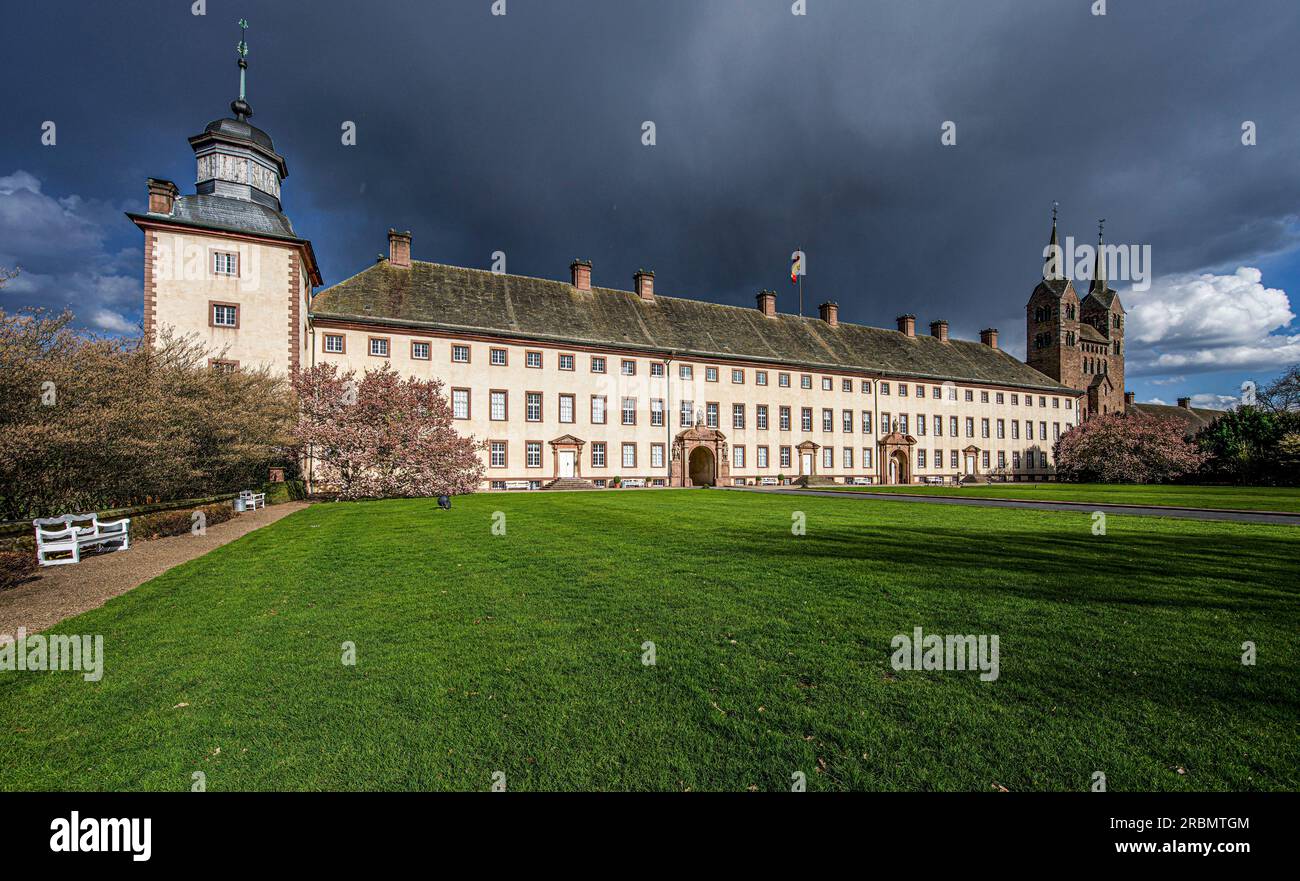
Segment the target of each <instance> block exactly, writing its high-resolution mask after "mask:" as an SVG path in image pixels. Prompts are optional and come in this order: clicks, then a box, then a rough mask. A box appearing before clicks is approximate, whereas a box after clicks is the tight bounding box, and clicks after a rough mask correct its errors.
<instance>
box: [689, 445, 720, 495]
mask: <svg viewBox="0 0 1300 881" xmlns="http://www.w3.org/2000/svg"><path fill="white" fill-rule="evenodd" d="M690 475H691V483H692V484H693V485H695V486H713V485H715V484H716V482H717V476H716V474H715V473H714V467H713V451H712V450H710V449H709V448H708V447H696V448H695V449H693V450H691V460H690Z"/></svg>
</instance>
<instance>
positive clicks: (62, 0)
mask: <svg viewBox="0 0 1300 881" xmlns="http://www.w3.org/2000/svg"><path fill="white" fill-rule="evenodd" d="M1108 5H1109V7H1110V8H1109V9H1108V11H1107V14H1106V15H1105V16H1095V15H1092V14H1091V9H1092V3H1091V0H1087V2H1085V0H1034V2H1029V0H989V2H981V3H970V2H959V0H911V2H908V3H905V4H900V3H884V2H863V0H809V2H808V3H807V4H806V9H807V14H806V15H804V16H796V15H792V14H791V3H790V2H788V0H748V2H744V0H712V2H708V3H701V2H693V0H654V2H649V0H646V2H642V0H621V2H619V3H607V2H605V3H602V2H586V0H550V2H545V0H538V2H522V0H508V3H507V7H506V8H507V14H506V15H505V16H493V15H492V14H491V7H492V3H491V2H490V0H447V2H430V3H421V4H412V3H403V2H397V0H376V2H372V3H368V4H366V5H365V6H364V7H361V6H358V5H357V4H349V3H343V2H335V0H316V2H312V3H310V4H305V3H301V4H300V3H291V2H283V0H282V2H275V3H272V2H267V0H243V2H239V3H229V2H224V0H221V2H218V0H207V2H206V3H204V4H202V6H203V11H204V12H205V13H206V14H204V15H194V14H192V11H193V5H192V3H191V2H188V0H183V2H182V0H178V2H162V0H149V2H146V0H126V2H120V3H114V4H102V3H89V2H67V0H47V2H45V3H41V4H24V5H23V6H21V7H18V8H14V9H10V10H7V11H6V27H7V29H8V30H10V31H11V32H12V33H15V34H20V35H21V39H17V40H14V41H12V42H11V43H10V45H9V46H7V51H6V53H5V54H4V55H3V56H0V82H2V83H3V86H0V88H3V90H4V93H3V98H4V103H3V106H4V107H5V108H6V111H5V112H6V118H7V119H6V125H5V127H4V129H3V130H2V131H0V266H6V265H7V266H13V265H19V266H21V267H22V269H23V275H22V276H20V278H19V279H18V280H17V281H15V282H13V283H11V285H10V286H9V287H8V288H6V289H5V290H4V291H3V292H2V293H0V307H3V308H5V309H7V310H12V309H15V308H19V307H22V306H30V305H44V306H50V307H55V308H58V307H62V306H67V307H69V308H72V309H73V310H74V312H75V314H76V316H77V321H78V322H79V323H80V324H82V325H84V326H87V327H91V328H95V329H98V330H100V331H103V332H109V333H123V332H131V330H132V329H133V328H135V327H136V326H138V324H139V321H140V309H141V291H140V288H141V265H142V259H143V258H142V254H141V236H140V233H139V232H138V230H136V228H135V227H134V226H133V225H132V224H131V223H130V222H129V221H128V220H127V219H126V218H125V217H123V214H122V212H123V211H126V210H141V209H142V208H143V206H144V203H145V179H146V178H147V177H150V176H153V177H164V178H170V179H172V180H174V181H176V182H177V184H178V185H179V186H180V187H181V189H182V191H183V192H192V191H193V181H194V177H193V175H194V160H193V156H192V154H191V152H190V150H189V147H188V144H187V143H186V140H185V139H186V137H187V136H189V135H192V134H194V133H196V132H198V131H200V130H202V128H203V126H204V125H205V124H206V123H207V122H208V121H210V120H212V119H215V118H218V117H220V116H225V115H228V114H229V110H228V105H229V103H230V101H231V99H232V98H234V97H235V91H236V88H237V73H236V68H235V64H234V51H233V50H234V44H235V42H236V41H237V40H238V29H237V28H236V26H235V23H236V21H237V19H239V18H240V17H245V18H247V19H249V21H250V23H251V27H250V29H249V32H248V40H249V43H250V47H251V50H250V56H249V61H250V65H251V66H250V70H249V100H250V102H251V103H252V105H253V107H254V111H255V115H254V117H253V120H252V121H253V122H254V123H255V124H257V125H259V126H260V127H262V128H264V129H265V130H266V131H267V132H268V133H270V134H271V136H272V137H273V138H274V139H275V142H276V147H277V149H278V150H279V151H280V152H281V153H283V154H284V155H285V157H286V158H287V161H288V164H289V172H290V173H289V177H288V179H287V180H286V181H285V184H284V203H285V211H286V213H287V214H288V215H289V216H290V217H291V218H292V220H293V222H294V225H295V227H296V229H297V230H298V232H299V234H300V235H302V236H304V237H307V238H310V239H312V241H313V243H314V245H315V249H316V253H317V255H318V256H319V258H320V262H321V264H322V270H323V273H324V275H325V279H326V283H327V284H330V283H333V282H337V281H339V280H341V279H342V278H345V277H347V276H348V275H351V274H352V273H354V272H356V271H358V270H360V269H362V268H364V267H365V266H366V265H368V264H369V263H370V262H371V261H373V259H374V257H375V255H376V254H377V253H379V252H381V251H383V250H385V247H386V243H385V231H386V230H387V229H388V228H389V227H390V226H397V227H401V228H409V229H411V230H413V232H414V245H413V251H414V255H415V256H416V258H417V259H427V260H437V261H440V262H447V263H453V264H460V265H469V266H487V265H488V264H489V262H490V260H491V255H492V253H493V252H495V251H498V250H499V251H504V252H505V253H506V254H507V257H508V269H509V271H511V272H517V273H522V274H526V275H536V276H543V277H551V278H561V277H564V276H565V274H566V272H567V266H568V263H569V261H570V260H571V259H573V258H574V257H586V258H590V259H592V260H593V261H594V263H595V269H594V278H595V281H596V283H597V284H603V285H608V286H611V287H624V288H627V287H630V286H631V275H632V273H633V272H634V271H635V270H636V269H637V268H639V267H646V268H653V269H654V270H655V271H656V288H657V289H658V290H659V291H662V292H664V293H667V294H673V295H679V296H688V297H697V298H702V299H710V300H714V301H718V302H728V303H741V304H746V305H752V304H753V297H754V293H755V292H756V291H758V290H759V289H761V288H767V287H771V288H775V289H776V290H777V291H778V293H779V294H780V300H779V308H780V309H782V310H783V311H793V310H794V309H795V305H794V299H793V292H792V290H791V287H790V285H789V283H788V279H786V277H785V273H786V270H787V266H788V257H789V253H790V251H791V250H792V249H793V248H795V247H803V248H804V250H805V251H807V253H808V263H809V275H808V278H807V282H806V290H805V293H806V302H807V304H808V306H809V308H810V309H811V308H815V305H816V303H817V302H820V301H821V300H823V299H833V300H837V301H838V302H839V303H840V315H841V320H846V321H856V322H861V323H866V324H874V325H880V326H887V327H888V326H892V324H893V318H894V316H895V315H896V314H898V313H900V312H914V313H916V315H917V316H918V324H919V325H920V326H922V327H924V326H925V325H926V324H927V323H928V322H929V321H930V320H932V319H934V318H946V319H947V320H948V321H949V322H950V323H951V325H952V332H953V334H954V335H955V336H960V337H965V338H975V337H976V336H977V334H978V331H979V330H980V329H981V328H983V327H986V326H989V325H994V326H997V327H999V328H1000V329H1001V331H1002V334H1001V337H1002V341H1003V344H1004V346H1006V347H1007V348H1009V349H1010V350H1012V351H1015V352H1017V353H1018V354H1023V351H1024V345H1025V341H1024V330H1023V328H1024V324H1023V320H1024V304H1025V301H1026V300H1027V298H1028V296H1029V293H1030V292H1031V291H1032V289H1033V287H1034V285H1035V284H1036V283H1037V281H1038V278H1039V276H1040V274H1041V259H1042V258H1041V251H1042V248H1043V246H1044V244H1045V242H1046V238H1047V233H1048V228H1049V222H1050V211H1051V204H1052V202H1053V201H1054V200H1056V201H1059V202H1060V216H1061V233H1062V235H1067V234H1068V235H1073V236H1074V237H1075V238H1076V239H1078V240H1080V241H1087V242H1090V241H1093V240H1094V237H1095V235H1096V221H1097V219H1098V218H1099V217H1105V218H1106V219H1107V222H1106V229H1107V239H1108V240H1109V241H1112V242H1117V243H1125V244H1132V245H1136V246H1139V247H1141V246H1150V249H1151V255H1152V265H1153V275H1154V278H1153V279H1152V285H1151V289H1150V290H1149V291H1145V292H1137V291H1131V290H1129V289H1128V286H1127V285H1126V284H1125V283H1123V282H1115V283H1114V284H1113V286H1114V287H1116V288H1117V289H1118V290H1119V291H1120V294H1121V298H1122V299H1123V301H1124V304H1125V306H1126V307H1127V308H1128V310H1129V358H1128V364H1129V382H1128V387H1129V388H1130V389H1131V390H1133V391H1135V392H1136V393H1137V395H1138V399H1139V400H1157V399H1158V400H1163V401H1167V402H1172V401H1173V400H1175V399H1176V398H1177V397H1180V396H1184V395H1186V396H1193V397H1194V400H1195V402H1196V403H1198V404H1210V405H1212V404H1215V403H1218V404H1223V403H1226V402H1228V401H1230V400H1232V399H1233V398H1235V396H1237V395H1238V394H1239V388H1240V385H1241V383H1242V381H1243V380H1245V379H1253V380H1255V381H1257V382H1260V383H1263V382H1266V381H1267V380H1268V379H1269V378H1270V377H1271V376H1273V375H1275V374H1276V373H1277V372H1278V371H1279V370H1280V369H1282V368H1283V367H1285V366H1286V365H1288V364H1291V363H1295V362H1297V361H1300V330H1298V329H1297V327H1296V325H1295V319H1294V305H1293V304H1294V300H1293V297H1294V295H1295V292H1296V291H1298V290H1300V222H1298V220H1297V207H1296V206H1297V205H1300V165H1298V164H1297V162H1296V156H1297V155H1298V153H1297V147H1300V115H1297V113H1296V107H1297V102H1296V86H1295V84H1296V83H1298V82H1300V54H1298V53H1296V52H1295V51H1294V47H1293V45H1292V42H1293V37H1294V35H1295V34H1296V33H1300V4H1296V3H1294V2H1293V0H1286V2H1283V0H1252V2H1246V3H1242V2H1226V0H1223V2H1220V0H1200V2H1197V3H1195V4H1189V3H1185V2H1174V0H1147V2H1143V3H1141V4H1133V3H1116V2H1112V3H1110V4H1108ZM46 121H51V122H54V123H55V125H56V135H57V139H56V143H55V144H54V145H53V146H47V145H43V144H42V143H41V135H42V126H43V124H44V123H45V122H46ZM344 121H352V122H355V123H356V125H357V132H358V137H357V144H356V146H352V147H347V146H344V145H343V144H342V143H341V140H340V128H341V125H342V123H343V122H344ZM646 121H652V122H654V123H655V131H656V143H655V144H654V145H653V146H647V145H645V144H643V143H642V131H643V123H644V122H646ZM1246 121H1250V122H1252V123H1254V125H1255V128H1256V131H1257V143H1256V145H1255V146H1246V145H1244V144H1242V142H1241V137H1242V125H1243V123H1244V122H1246ZM945 122H953V123H954V124H955V130H956V144H955V145H953V146H946V145H944V144H943V143H942V142H941V134H942V129H943V126H944V123H945ZM1085 285H1086V282H1085Z"/></svg>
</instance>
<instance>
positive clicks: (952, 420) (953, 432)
mask: <svg viewBox="0 0 1300 881" xmlns="http://www.w3.org/2000/svg"><path fill="white" fill-rule="evenodd" d="M948 436H949V437H956V436H957V417H956V416H949V417H948Z"/></svg>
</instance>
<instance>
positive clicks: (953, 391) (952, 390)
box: [948, 385, 957, 401]
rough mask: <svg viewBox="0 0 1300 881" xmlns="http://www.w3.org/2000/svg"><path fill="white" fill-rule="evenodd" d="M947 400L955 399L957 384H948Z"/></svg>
mask: <svg viewBox="0 0 1300 881" xmlns="http://www.w3.org/2000/svg"><path fill="white" fill-rule="evenodd" d="M948 400H950V401H955V400H957V386H955V385H950V386H948Z"/></svg>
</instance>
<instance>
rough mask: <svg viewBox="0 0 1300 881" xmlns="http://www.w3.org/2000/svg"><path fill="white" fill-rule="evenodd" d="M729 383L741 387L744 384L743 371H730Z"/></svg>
mask: <svg viewBox="0 0 1300 881" xmlns="http://www.w3.org/2000/svg"><path fill="white" fill-rule="evenodd" d="M731 381H732V382H733V383H735V384H736V385H743V384H744V382H745V371H743V370H732V371H731Z"/></svg>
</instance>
